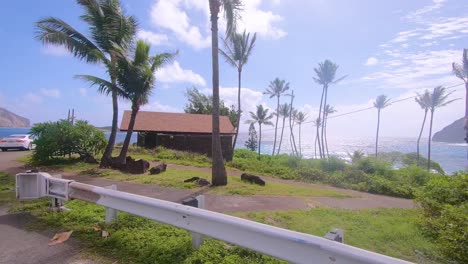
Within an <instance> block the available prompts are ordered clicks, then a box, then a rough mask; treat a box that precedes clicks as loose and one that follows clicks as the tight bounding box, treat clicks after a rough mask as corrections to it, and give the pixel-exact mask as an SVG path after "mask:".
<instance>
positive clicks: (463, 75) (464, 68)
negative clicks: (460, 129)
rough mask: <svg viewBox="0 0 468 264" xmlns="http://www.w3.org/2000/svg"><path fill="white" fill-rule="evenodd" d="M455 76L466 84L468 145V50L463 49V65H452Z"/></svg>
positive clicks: (466, 132)
mask: <svg viewBox="0 0 468 264" xmlns="http://www.w3.org/2000/svg"><path fill="white" fill-rule="evenodd" d="M452 71H453V74H455V76H457V77H458V78H460V79H461V80H463V82H464V83H465V141H466V143H468V49H463V57H462V63H461V64H458V63H455V62H454V63H452Z"/></svg>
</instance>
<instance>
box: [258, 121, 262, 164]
mask: <svg viewBox="0 0 468 264" xmlns="http://www.w3.org/2000/svg"><path fill="white" fill-rule="evenodd" d="M258 130H259V132H260V134H259V137H258V156H259V157H260V147H261V146H262V124H261V123H258Z"/></svg>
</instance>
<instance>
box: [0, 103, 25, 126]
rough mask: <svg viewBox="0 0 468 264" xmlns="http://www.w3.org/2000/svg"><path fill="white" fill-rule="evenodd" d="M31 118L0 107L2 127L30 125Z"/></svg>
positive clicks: (0, 124)
mask: <svg viewBox="0 0 468 264" xmlns="http://www.w3.org/2000/svg"><path fill="white" fill-rule="evenodd" d="M29 126H30V122H29V119H27V118H25V117H22V116H19V115H17V114H14V113H12V112H10V111H8V110H6V109H5V108H1V107H0V127H29Z"/></svg>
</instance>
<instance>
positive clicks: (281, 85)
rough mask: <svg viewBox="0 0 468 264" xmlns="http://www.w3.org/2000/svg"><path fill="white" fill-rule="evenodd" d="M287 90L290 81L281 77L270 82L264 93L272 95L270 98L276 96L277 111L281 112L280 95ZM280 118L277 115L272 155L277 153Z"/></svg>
mask: <svg viewBox="0 0 468 264" xmlns="http://www.w3.org/2000/svg"><path fill="white" fill-rule="evenodd" d="M287 90H289V83H287V82H286V81H285V80H280V79H279V78H276V79H274V80H273V81H271V82H270V85H268V88H267V90H266V91H265V92H263V94H267V95H270V98H273V97H276V99H277V102H276V113H278V112H279V107H280V97H281V95H282V94H284V93H285V92H286V91H287ZM278 118H279V116H278V115H276V125H275V140H274V143H273V152H272V153H271V155H275V150H276V135H277V133H278Z"/></svg>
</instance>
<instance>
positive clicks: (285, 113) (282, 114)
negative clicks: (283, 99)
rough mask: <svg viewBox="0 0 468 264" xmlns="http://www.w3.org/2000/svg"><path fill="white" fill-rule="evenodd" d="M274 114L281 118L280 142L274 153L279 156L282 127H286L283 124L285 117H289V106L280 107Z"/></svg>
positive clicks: (284, 123)
mask: <svg viewBox="0 0 468 264" xmlns="http://www.w3.org/2000/svg"><path fill="white" fill-rule="evenodd" d="M276 114H277V115H279V116H280V117H282V118H283V125H282V126H281V136H280V142H279V144H278V151H277V152H276V154H277V155H279V153H280V150H281V143H282V142H283V133H284V127H285V126H286V122H285V121H286V117H288V116H289V105H288V104H286V103H285V104H282V105H280V108H279V112H278V113H276Z"/></svg>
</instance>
